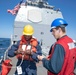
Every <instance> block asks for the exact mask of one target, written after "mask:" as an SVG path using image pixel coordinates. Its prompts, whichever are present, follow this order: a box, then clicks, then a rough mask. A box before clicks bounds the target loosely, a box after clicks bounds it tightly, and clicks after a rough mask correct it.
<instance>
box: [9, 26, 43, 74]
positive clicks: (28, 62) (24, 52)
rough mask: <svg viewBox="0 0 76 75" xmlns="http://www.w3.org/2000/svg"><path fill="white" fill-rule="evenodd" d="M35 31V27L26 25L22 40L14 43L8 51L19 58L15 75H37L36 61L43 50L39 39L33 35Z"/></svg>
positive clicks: (10, 54)
mask: <svg viewBox="0 0 76 75" xmlns="http://www.w3.org/2000/svg"><path fill="white" fill-rule="evenodd" d="M33 33H34V29H33V27H32V26H31V25H26V26H25V27H24V29H23V35H22V37H21V40H20V41H18V43H17V44H15V45H12V47H11V49H10V50H9V51H8V56H9V57H13V56H17V58H18V62H17V70H16V72H15V75H37V67H36V62H39V60H38V58H37V55H42V51H41V47H40V45H39V44H38V41H37V39H36V38H35V37H33V36H32V35H33Z"/></svg>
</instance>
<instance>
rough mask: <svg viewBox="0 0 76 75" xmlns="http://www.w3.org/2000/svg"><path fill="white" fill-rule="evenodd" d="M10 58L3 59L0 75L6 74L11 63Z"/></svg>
mask: <svg viewBox="0 0 76 75" xmlns="http://www.w3.org/2000/svg"><path fill="white" fill-rule="evenodd" d="M10 62H11V60H10V59H6V60H5V61H3V62H2V71H1V74H0V75H8V73H9V72H10V70H11V68H12V64H11V63H10Z"/></svg>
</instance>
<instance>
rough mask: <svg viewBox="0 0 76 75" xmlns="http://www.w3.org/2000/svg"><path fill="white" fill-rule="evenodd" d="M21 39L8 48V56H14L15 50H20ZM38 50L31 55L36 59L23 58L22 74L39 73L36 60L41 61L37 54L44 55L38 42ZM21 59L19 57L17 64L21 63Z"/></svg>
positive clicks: (34, 74)
mask: <svg viewBox="0 0 76 75" xmlns="http://www.w3.org/2000/svg"><path fill="white" fill-rule="evenodd" d="M19 43H20V41H18V42H17V44H15V45H12V46H11V48H10V50H8V56H9V57H14V56H15V53H14V52H15V51H16V50H18V47H19ZM36 49H37V52H36V53H34V54H33V55H32V56H31V57H32V58H33V59H34V61H30V60H23V62H22V64H21V67H22V72H23V73H22V74H21V75H37V67H36V62H39V60H38V58H37V55H42V51H41V47H40V45H39V44H38V45H37V47H36ZM21 61H22V60H21V59H18V62H17V65H16V66H18V65H20V63H21ZM15 75H18V74H17V71H15Z"/></svg>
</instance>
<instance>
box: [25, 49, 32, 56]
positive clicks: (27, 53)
mask: <svg viewBox="0 0 76 75" xmlns="http://www.w3.org/2000/svg"><path fill="white" fill-rule="evenodd" d="M25 54H26V55H32V54H33V52H32V50H29V49H28V50H26V51H25Z"/></svg>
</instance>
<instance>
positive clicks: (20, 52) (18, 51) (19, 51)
mask: <svg viewBox="0 0 76 75" xmlns="http://www.w3.org/2000/svg"><path fill="white" fill-rule="evenodd" d="M14 53H15V54H24V51H23V50H22V48H19V49H18V50H17V51H15V52H14Z"/></svg>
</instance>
